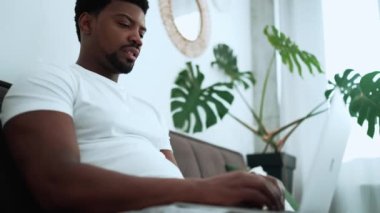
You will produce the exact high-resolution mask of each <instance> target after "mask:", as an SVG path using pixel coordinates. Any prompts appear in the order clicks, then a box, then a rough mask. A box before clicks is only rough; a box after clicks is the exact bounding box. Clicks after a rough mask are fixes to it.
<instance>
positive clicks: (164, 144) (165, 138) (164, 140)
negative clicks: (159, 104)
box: [156, 113, 172, 150]
mask: <svg viewBox="0 0 380 213" xmlns="http://www.w3.org/2000/svg"><path fill="white" fill-rule="evenodd" d="M157 115H158V120H159V122H160V124H161V128H162V134H161V137H160V140H159V141H157V144H156V145H157V147H158V148H159V149H160V150H172V146H171V144H170V136H169V128H168V125H167V123H166V120H165V119H163V117H162V115H161V114H160V113H157Z"/></svg>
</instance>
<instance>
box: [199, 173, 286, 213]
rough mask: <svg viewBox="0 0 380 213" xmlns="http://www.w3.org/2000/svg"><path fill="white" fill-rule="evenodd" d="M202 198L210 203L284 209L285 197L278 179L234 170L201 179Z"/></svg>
mask: <svg viewBox="0 0 380 213" xmlns="http://www.w3.org/2000/svg"><path fill="white" fill-rule="evenodd" d="M201 182H202V183H201V184H199V187H202V189H201V191H202V190H203V191H202V192H203V193H202V195H201V196H202V199H204V200H205V201H206V202H207V203H209V204H214V205H224V206H245V207H255V208H260V209H261V208H264V207H267V208H268V209H269V210H283V209H284V197H283V193H282V190H281V189H280V187H279V186H278V185H277V181H276V180H275V179H274V178H272V177H265V176H262V175H256V174H252V173H244V172H234V173H228V174H226V175H221V176H217V177H212V178H208V179H203V180H201Z"/></svg>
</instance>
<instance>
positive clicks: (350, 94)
mask: <svg viewBox="0 0 380 213" xmlns="http://www.w3.org/2000/svg"><path fill="white" fill-rule="evenodd" d="M264 35H265V36H266V38H267V40H268V42H269V43H270V45H271V46H272V47H273V49H274V51H273V56H272V60H270V63H269V65H268V68H267V70H266V71H265V72H266V74H265V75H266V76H265V79H264V82H263V84H262V85H263V88H262V90H261V91H262V94H261V100H260V104H259V106H260V107H259V109H258V110H257V109H253V108H252V107H251V106H250V105H249V104H248V102H247V101H246V99H245V98H244V96H243V95H242V93H241V90H242V89H253V88H254V86H255V82H256V79H255V78H254V76H253V74H252V72H251V71H241V70H240V69H239V68H238V65H237V57H236V56H235V55H234V53H233V50H232V49H231V48H230V47H229V46H228V45H226V44H218V45H216V46H215V47H214V57H215V59H214V60H213V61H212V62H211V64H210V65H211V67H212V68H216V70H219V71H221V72H222V73H224V74H225V75H226V76H227V77H228V78H227V79H228V80H227V81H223V82H216V83H214V84H212V85H209V86H205V85H204V79H205V76H204V74H203V73H202V72H201V69H200V67H199V66H198V65H194V64H193V63H192V62H187V63H186V66H185V68H184V69H183V70H182V71H180V73H179V75H178V77H177V78H176V80H175V86H174V88H173V89H172V91H171V111H172V118H173V122H174V126H175V127H176V128H178V129H181V130H183V131H185V132H188V133H195V132H201V131H204V130H205V129H207V128H209V127H211V126H213V125H215V124H217V123H218V122H219V121H221V120H222V119H223V118H224V117H225V116H226V115H229V116H231V117H232V118H233V119H234V120H236V121H237V122H239V123H240V124H242V125H243V126H244V127H246V128H248V129H249V130H250V131H252V132H253V133H254V134H255V135H257V136H258V137H260V138H261V140H262V141H263V142H264V143H266V144H267V146H266V148H265V150H264V151H266V150H267V148H268V147H271V148H272V149H273V150H274V151H275V152H280V151H281V149H282V147H283V146H284V144H285V142H286V141H287V139H288V138H289V136H290V135H291V134H292V133H293V132H294V131H295V130H296V129H297V127H299V125H300V124H301V123H302V122H304V121H305V120H307V119H309V118H311V117H313V116H316V115H318V114H321V113H323V112H324V111H326V110H327V108H326V105H325V103H326V102H327V101H329V99H330V98H331V96H332V95H333V93H334V91H336V90H339V91H340V92H342V93H343V97H344V101H345V103H346V104H347V105H348V106H349V111H350V114H351V116H353V117H356V118H357V121H358V123H359V124H360V125H362V124H363V123H364V121H367V122H368V132H367V134H368V135H369V136H370V137H373V136H374V132H375V128H376V126H379V119H380V80H379V77H380V72H378V71H377V72H372V73H368V74H366V75H365V76H363V77H361V76H360V75H359V74H358V73H355V72H354V71H353V70H351V69H348V70H346V71H344V73H343V74H342V75H340V74H337V75H335V77H334V80H333V81H329V84H330V85H331V88H329V89H328V90H326V92H325V97H326V100H325V101H323V102H321V103H319V104H317V105H316V106H315V107H314V108H313V109H311V110H310V112H309V113H307V114H306V115H305V116H303V117H301V118H297V119H295V120H294V121H293V122H290V123H288V124H285V125H283V126H281V127H279V128H277V129H274V130H269V129H268V128H267V125H266V123H265V120H264V119H263V118H264V116H263V111H264V109H265V106H264V103H265V101H264V100H265V96H266V88H267V85H268V79H269V76H270V74H271V71H272V70H273V69H272V67H273V64H274V61H275V60H274V58H275V56H276V52H277V53H278V55H279V56H280V57H281V61H282V63H283V64H284V65H286V66H287V68H288V70H289V71H290V72H292V73H297V74H298V75H299V76H300V77H302V75H303V69H307V70H308V71H309V72H310V73H311V74H315V73H323V71H322V69H321V67H320V64H319V61H318V59H317V58H316V57H315V56H314V55H312V54H310V53H308V52H306V51H304V50H301V49H300V48H299V47H298V45H297V44H295V43H294V42H293V41H292V40H291V39H290V38H289V37H287V36H286V35H285V34H284V33H282V32H280V31H279V30H277V29H276V28H275V27H274V26H267V27H265V28H264ZM234 94H238V95H239V96H240V97H241V98H242V99H243V100H244V103H245V104H246V105H247V107H249V109H250V111H251V113H252V116H253V118H254V120H255V126H252V125H249V124H247V123H245V122H243V121H242V120H241V119H240V118H238V117H237V116H235V115H234V114H233V112H231V111H230V106H231V105H232V104H233V102H234V100H235V95H234ZM342 110H343V109H342ZM280 133H283V134H280Z"/></svg>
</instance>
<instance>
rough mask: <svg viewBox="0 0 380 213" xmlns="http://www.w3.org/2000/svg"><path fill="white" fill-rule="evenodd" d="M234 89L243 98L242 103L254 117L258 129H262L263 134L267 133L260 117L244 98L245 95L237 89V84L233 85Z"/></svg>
mask: <svg viewBox="0 0 380 213" xmlns="http://www.w3.org/2000/svg"><path fill="white" fill-rule="evenodd" d="M235 89H236V91H237V92H238V94H239V95H240V98H241V99H242V100H243V102H244V104H245V105H246V106H247V108H248V109H249V110H250V111H251V113H252V115H253V118H254V119H255V121H256V123H257V125H258V126H259V127H258V131H262V132H263V134H267V130H266V128H265V126H264V124H263V122H262V120H261V119H260V117H259V116H258V115H257V114H256V112H255V110H254V109H253V108H252V107H251V106H250V105H249V103H248V101H247V99H245V97H244V96H243V94H242V93H241V91H240V90H239V88H238V87H237V86H235Z"/></svg>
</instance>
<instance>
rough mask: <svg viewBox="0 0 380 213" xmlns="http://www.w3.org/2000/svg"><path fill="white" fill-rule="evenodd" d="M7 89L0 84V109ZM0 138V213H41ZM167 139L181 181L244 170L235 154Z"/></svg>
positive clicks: (180, 137)
mask: <svg viewBox="0 0 380 213" xmlns="http://www.w3.org/2000/svg"><path fill="white" fill-rule="evenodd" d="M10 86H11V85H10V84H8V83H6V82H2V81H0V109H1V103H2V100H3V97H4V95H5V93H6V92H7V90H8V88H9V87H10ZM0 133H1V132H0ZM0 136H1V137H0V212H41V210H40V209H39V207H38V205H37V204H36V202H34V200H33V197H32V196H31V195H30V193H29V191H28V190H27V188H26V187H25V185H24V183H23V180H22V178H20V175H19V174H18V172H17V169H16V167H15V166H14V164H13V161H12V159H11V157H10V155H9V151H8V147H7V146H6V143H5V142H4V140H2V138H3V137H2V135H0ZM170 138H171V139H170V140H171V143H172V147H173V151H174V155H175V157H176V160H177V163H178V167H179V168H180V170H181V172H182V173H183V175H184V176H185V178H194V177H197V178H203V177H210V176H213V175H217V174H221V173H224V172H227V170H229V169H231V168H234V169H244V168H245V163H244V159H243V156H242V155H241V154H239V153H237V152H234V151H231V150H228V149H225V148H222V147H218V146H215V145H211V144H208V143H205V142H203V141H200V140H197V139H194V138H192V137H189V136H185V135H183V134H179V133H176V132H173V131H171V132H170Z"/></svg>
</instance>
